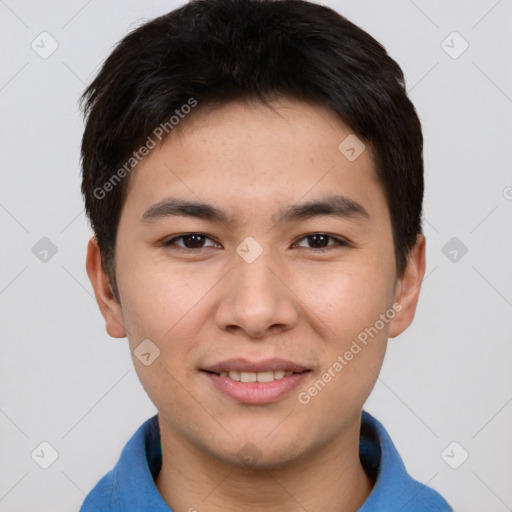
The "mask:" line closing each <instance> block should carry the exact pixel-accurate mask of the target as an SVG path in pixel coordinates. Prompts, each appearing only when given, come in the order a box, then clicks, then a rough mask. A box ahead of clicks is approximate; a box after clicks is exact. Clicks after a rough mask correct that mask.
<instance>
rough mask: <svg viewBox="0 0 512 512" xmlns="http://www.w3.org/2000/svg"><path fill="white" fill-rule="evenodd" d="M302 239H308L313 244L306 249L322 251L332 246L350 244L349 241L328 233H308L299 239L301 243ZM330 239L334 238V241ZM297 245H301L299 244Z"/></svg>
mask: <svg viewBox="0 0 512 512" xmlns="http://www.w3.org/2000/svg"><path fill="white" fill-rule="evenodd" d="M302 240H306V241H307V242H308V243H309V244H310V245H311V247H305V248H306V249H316V250H320V251H321V250H325V249H327V250H328V249H330V248H331V247H340V246H348V244H347V242H345V241H344V240H341V239H340V238H336V237H334V236H331V235H327V234H326V233H313V234H311V235H306V236H304V237H302V238H301V239H300V240H299V243H300V242H301V241H302ZM329 240H334V243H332V244H330V243H329ZM296 245H297V246H298V247H300V245H299V244H296Z"/></svg>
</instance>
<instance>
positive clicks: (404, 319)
mask: <svg viewBox="0 0 512 512" xmlns="http://www.w3.org/2000/svg"><path fill="white" fill-rule="evenodd" d="M425 248H426V239H425V237H424V236H423V235H417V237H416V244H415V245H414V247H413V248H412V249H411V252H410V254H409V258H408V260H407V267H406V269H405V271H404V274H403V276H402V277H401V278H400V279H399V280H398V282H397V285H396V291H395V303H397V304H400V308H401V309H400V311H399V312H398V314H397V315H396V316H395V318H393V320H392V321H391V322H390V328H389V337H390V338H394V337H396V336H398V335H399V334H401V333H402V332H403V331H405V329H407V327H409V325H411V323H412V321H413V319H414V314H415V312H416V306H417V305H418V299H419V295H420V290H421V284H422V282H423V277H424V275H425ZM397 310H398V309H397Z"/></svg>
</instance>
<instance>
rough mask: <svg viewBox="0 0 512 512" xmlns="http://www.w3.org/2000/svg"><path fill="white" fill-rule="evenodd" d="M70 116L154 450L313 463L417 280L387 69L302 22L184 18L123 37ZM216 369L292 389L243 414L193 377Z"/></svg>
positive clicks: (102, 261)
mask: <svg viewBox="0 0 512 512" xmlns="http://www.w3.org/2000/svg"><path fill="white" fill-rule="evenodd" d="M82 99H83V105H84V107H83V108H84V112H85V115H86V127H85V132H84V136H83V142H82V168H83V182H82V192H83V194H84V197H85V204H86V211H87V214H88V217H89V219H90V221H91V225H92V227H93V230H94V233H95V237H94V238H93V239H91V241H90V243H89V249H88V257H87V270H88V273H89V276H90V278H91V282H92V284H93V287H94V290H95V293H96V297H97V299H98V303H99V306H100V309H101V311H102V313H103V316H104V317H105V321H106V327H107V331H108V332H109V334H110V335H111V336H114V337H124V336H128V340H129V343H130V347H131V349H132V353H134V354H135V355H134V364H135V366H136V369H137V371H138V374H139V377H140V379H141V382H142V384H143V386H144V388H145V389H146V391H147V393H148V395H149V397H150V398H151V399H152V401H153V402H154V403H155V405H156V406H157V408H158V410H159V413H160V418H161V420H163V421H164V423H165V425H166V428H167V429H168V432H169V433H172V435H174V436H175V438H179V439H181V440H182V441H183V443H188V444H189V445H190V446H193V447H195V448H197V449H199V450H203V451H204V452H205V453H209V454H211V455H214V456H215V457H217V458H219V459H222V460H225V461H231V462H232V461H235V460H237V454H239V451H240V450H241V449H242V448H243V447H244V446H246V445H247V443H249V442H250V443H253V444H254V445H256V446H259V447H260V448H258V449H261V451H262V454H261V463H262V464H267V465H272V464H277V463H281V462H283V461H285V460H291V459H293V458H295V457H298V456H304V454H307V453H313V452H314V451H315V450H318V449H320V448H321V447H322V446H326V444H327V443H329V442H331V441H332V440H333V439H334V438H335V437H336V435H338V434H339V433H340V432H341V431H342V430H343V429H344V428H347V426H348V425H349V424H351V422H354V421H356V418H357V417H358V416H359V414H360V410H361V407H362V404H363V403H364V401H365V400H366V398H367V396H368V394H369V393H370V391H371V389H372V387H373V385H374V383H375V380H376V377H377V374H378V372H379V370H380V366H381V364H382V360H383V358H384V354H385V348H386V343H387V339H388V338H389V337H394V336H396V335H398V334H400V332H402V331H403V330H404V329H406V328H407V326H408V325H409V324H410V322H411V321H412V319H413V317H414V312H415V307H416V303H417V299H418V294H419V288H420V284H421V280H422V277H423V274H424V270H425V262H424V251H425V240H424V237H423V236H422V231H421V213H422V199H423V160H422V134H421V126H420V122H419V120H418V117H417V115H416V112H415V109H414V107H413V105H412V103H411V102H410V101H409V99H408V98H407V96H406V93H405V89H404V79H403V74H402V72H401V70H400V68H399V66H398V65H397V64H396V63H395V62H394V61H393V60H392V59H391V58H390V57H389V56H388V55H387V53H386V51H385V49H384V48H383V47H382V46H381V45H380V44H379V43H378V42H377V41H375V40H374V39H373V38H372V37H371V36H370V35H368V34H367V33H365V32H364V31H363V30H361V29H360V28H358V27H357V26H355V25H354V24H352V23H351V22H349V21H348V20H346V19H345V18H343V17H342V16H340V15H339V14H337V13H335V12H334V11H332V10H330V9H329V8H326V7H323V6H320V5H317V4H313V3H308V2H303V1H299V0H283V1H272V0H259V1H257V0H208V1H203V0H196V1H192V2H190V3H188V4H186V5H185V6H183V7H181V8H179V9H176V10H174V11H172V12H170V13H169V14H167V15H165V16H161V17H159V18H157V19H155V20H152V21H150V22H147V23H145V24H144V25H142V26H140V27H139V28H137V29H135V30H134V31H132V32H131V33H130V34H128V35H127V36H126V37H125V38H124V39H123V40H122V41H121V42H120V43H119V44H118V45H117V46H116V48H115V49H114V51H113V52H112V54H111V55H110V56H109V57H108V59H107V60H106V61H105V63H104V65H103V67H102V68H101V70H100V71H99V73H98V75H97V76H96V78H95V79H94V81H93V82H92V83H91V85H90V86H89V87H88V88H87V90H86V91H85V93H84V95H83V98H82ZM192 203H201V204H200V205H199V204H192ZM306 203H307V204H306ZM190 233H196V234H197V235H195V236H194V235H192V236H188V237H185V238H183V235H187V234H190ZM179 235H182V238H180V239H178V237H179ZM363 332H366V338H365V337H364V335H362V334H361V333H363ZM363 338H365V340H364V342H363ZM146 339H149V340H151V346H152V347H157V348H158V350H159V356H158V357H157V358H156V359H155V360H154V362H153V363H152V364H150V365H148V366H146V365H144V364H141V361H140V360H139V359H138V358H137V357H136V349H137V347H138V346H139V345H140V343H141V342H142V341H143V340H146ZM356 340H359V343H357V341H356ZM354 341H356V345H357V346H358V347H359V350H358V349H356V348H354V347H355V346H354V343H353V342H354ZM152 350H153V348H152ZM347 351H349V352H351V353H352V356H351V357H350V356H347V358H344V360H346V359H348V357H350V359H349V360H348V361H346V364H345V363H343V365H342V368H341V369H339V366H336V365H335V363H336V361H338V363H339V364H342V363H341V362H340V359H339V357H338V356H340V355H341V356H343V355H344V354H346V353H347ZM157 352H158V351H157ZM155 353H156V352H155ZM237 357H241V358H244V359H249V360H253V361H254V360H258V361H260V360H264V359H269V358H281V359H286V360H292V361H293V362H295V363H296V364H298V365H301V366H302V367H304V368H305V369H306V370H307V372H305V374H306V375H303V376H302V377H301V379H302V380H301V383H300V385H299V387H298V388H297V389H296V390H295V391H294V392H293V393H289V394H288V395H286V397H285V398H282V399H279V400H275V401H274V402H272V403H266V404H265V405H262V404H255V403H247V402H246V403H244V402H240V401H237V400H233V398H232V397H227V396H225V395H224V394H222V393H220V392H218V390H216V388H215V387H214V386H212V384H211V379H210V377H209V376H208V373H207V372H208V371H212V368H213V367H215V365H216V364H217V363H219V362H220V361H225V360H227V359H232V358H237ZM326 372H327V373H328V374H330V375H331V378H328V377H325V378H324V377H323V376H325V375H326ZM210 375H211V374H210ZM320 381H321V382H323V384H322V383H320ZM313 388H316V389H317V391H316V392H315V391H314V390H313ZM300 393H302V395H301V394H300ZM191 396H192V398H193V399H194V400H191ZM301 397H302V398H301ZM291 408H293V410H294V414H292V415H291V416H290V418H291V419H289V420H287V425H286V436H284V437H283V436H282V435H280V430H279V428H276V427H277V425H278V424H279V423H280V422H281V421H282V419H283V417H284V416H285V415H286V413H287V412H289V411H290V409H291ZM282 433H283V432H282V431H281V434H282ZM290 433H291V434H292V435H290ZM290 439H292V440H290ZM263 445H265V446H266V448H265V450H263V448H262V447H263Z"/></svg>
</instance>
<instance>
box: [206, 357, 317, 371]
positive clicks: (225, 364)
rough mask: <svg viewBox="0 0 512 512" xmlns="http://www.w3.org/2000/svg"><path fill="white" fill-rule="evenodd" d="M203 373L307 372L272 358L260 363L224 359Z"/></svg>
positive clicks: (291, 362) (290, 363)
mask: <svg viewBox="0 0 512 512" xmlns="http://www.w3.org/2000/svg"><path fill="white" fill-rule="evenodd" d="M202 370H204V371H208V372H214V373H220V372H230V371H239V372H265V371H277V370H282V371H285V372H295V373H300V372H303V371H306V370H308V368H306V367H305V366H302V365H300V364H297V363H294V362H293V361H287V360H286V359H279V358H272V359H264V360H262V361H249V360H248V359H244V358H240V357H239V358H235V359H226V360H225V361H220V362H219V363H215V364H212V365H210V366H207V367H205V368H202Z"/></svg>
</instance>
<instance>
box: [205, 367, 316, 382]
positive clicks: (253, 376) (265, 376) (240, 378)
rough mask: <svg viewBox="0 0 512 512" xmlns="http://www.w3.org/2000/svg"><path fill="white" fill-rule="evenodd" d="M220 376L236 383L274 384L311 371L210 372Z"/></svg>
mask: <svg viewBox="0 0 512 512" xmlns="http://www.w3.org/2000/svg"><path fill="white" fill-rule="evenodd" d="M205 371H206V372H207V373H212V374H214V375H218V376H219V377H227V378H228V379H231V380H234V381H235V382H273V381H275V380H281V379H283V378H284V377H290V376H291V375H295V374H300V373H304V372H307V371H310V370H304V371H303V372H291V371H284V370H275V371H273V370H266V371H262V372H244V371H239V370H230V371H221V372H209V371H207V370H205Z"/></svg>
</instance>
